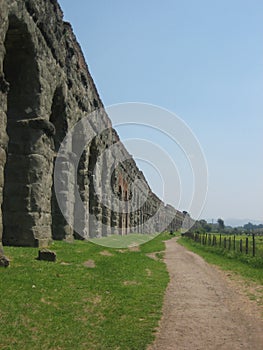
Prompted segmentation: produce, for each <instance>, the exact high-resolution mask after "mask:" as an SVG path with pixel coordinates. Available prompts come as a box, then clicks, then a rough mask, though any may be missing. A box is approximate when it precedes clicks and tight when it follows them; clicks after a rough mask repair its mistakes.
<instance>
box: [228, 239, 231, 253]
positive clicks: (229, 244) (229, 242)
mask: <svg viewBox="0 0 263 350" xmlns="http://www.w3.org/2000/svg"><path fill="white" fill-rule="evenodd" d="M230 249H231V237H229V239H228V250H230Z"/></svg>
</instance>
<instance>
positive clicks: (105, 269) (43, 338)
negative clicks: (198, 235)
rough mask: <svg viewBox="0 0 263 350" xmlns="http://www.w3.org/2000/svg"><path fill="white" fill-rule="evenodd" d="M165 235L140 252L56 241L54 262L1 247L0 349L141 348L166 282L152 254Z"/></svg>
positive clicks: (149, 334) (160, 263) (155, 320)
mask: <svg viewBox="0 0 263 350" xmlns="http://www.w3.org/2000/svg"><path fill="white" fill-rule="evenodd" d="M170 237H171V235H170V234H169V233H164V234H161V235H159V236H157V237H156V238H154V239H153V240H152V241H149V242H147V243H145V244H143V245H142V246H140V247H139V249H138V250H136V249H110V248H105V247H103V246H99V245H95V244H93V243H91V242H80V241H75V242H73V243H66V242H54V243H53V244H52V246H51V247H49V248H50V249H52V250H53V251H55V252H56V254H57V262H56V263H53V262H45V261H38V260H36V257H37V255H38V250H37V249H35V248H14V247H6V248H5V253H6V255H7V256H8V257H9V258H10V259H11V266H10V267H9V268H7V269H0V280H1V284H0V293H1V295H2V298H1V300H0V349H1V350H7V349H8V350H13V349H14V350H16V349H19V350H28V349H33V350H34V349H43V350H45V349H54V350H55V349H63V350H64V349H65V350H66V349H78V350H82V349H83V350H84V349H85V350H87V349H89V350H111V349H112V350H113V349H114V350H117V349H121V350H133V349H134V350H137V349H140V350H143V349H146V347H147V344H149V343H151V342H152V341H153V339H154V331H155V329H156V327H157V326H158V321H159V319H160V317H161V310H162V302H163V297H164V292H165V289H166V286H167V284H168V281H169V275H168V272H167V270H166V266H165V264H164V262H163V261H162V260H160V259H158V256H159V257H160V256H161V255H160V254H162V253H161V252H162V251H163V250H164V249H165V246H164V243H163V241H164V240H166V239H169V238H170ZM154 253H157V254H154ZM148 254H152V255H154V256H156V257H157V259H156V260H155V259H152V258H151V257H149V256H148Z"/></svg>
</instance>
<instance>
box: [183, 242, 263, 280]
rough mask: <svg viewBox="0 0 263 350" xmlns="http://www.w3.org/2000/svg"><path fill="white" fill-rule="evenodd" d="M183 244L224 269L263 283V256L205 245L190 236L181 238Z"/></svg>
mask: <svg viewBox="0 0 263 350" xmlns="http://www.w3.org/2000/svg"><path fill="white" fill-rule="evenodd" d="M178 243H180V244H182V245H183V246H185V247H186V248H188V249H189V250H191V251H193V252H194V253H197V254H199V255H200V256H202V257H203V258H204V259H205V260H206V261H207V262H209V263H211V264H215V265H218V266H220V267H221V268H222V269H223V270H228V271H233V272H235V273H237V274H239V275H241V276H242V277H244V278H246V279H249V280H252V281H254V282H256V283H259V284H263V273H262V268H263V258H261V257H255V258H253V257H252V256H246V255H244V254H238V253H235V252H233V251H228V250H224V249H221V248H218V247H214V246H204V245H202V244H200V243H198V242H195V241H193V240H192V239H189V238H180V239H179V241H178Z"/></svg>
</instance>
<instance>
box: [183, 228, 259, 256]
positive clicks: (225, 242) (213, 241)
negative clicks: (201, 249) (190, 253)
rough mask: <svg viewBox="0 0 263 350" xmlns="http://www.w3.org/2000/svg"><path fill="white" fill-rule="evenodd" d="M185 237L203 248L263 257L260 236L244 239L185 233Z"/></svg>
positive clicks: (233, 236) (232, 236) (234, 236)
mask: <svg viewBox="0 0 263 350" xmlns="http://www.w3.org/2000/svg"><path fill="white" fill-rule="evenodd" d="M186 236H187V237H189V238H192V239H193V240H194V241H195V242H197V243H200V244H201V245H204V246H211V247H218V248H221V249H225V250H229V251H235V252H237V253H240V254H247V255H251V256H253V257H255V256H260V257H263V237H262V236H260V235H259V236H256V235H255V234H251V235H250V236H245V237H244V236H236V235H223V234H212V233H187V234H186Z"/></svg>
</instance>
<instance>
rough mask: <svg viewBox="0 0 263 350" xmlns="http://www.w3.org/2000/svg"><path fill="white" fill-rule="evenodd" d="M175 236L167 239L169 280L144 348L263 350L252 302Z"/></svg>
mask: <svg viewBox="0 0 263 350" xmlns="http://www.w3.org/2000/svg"><path fill="white" fill-rule="evenodd" d="M176 240H177V239H176V238H174V239H171V240H169V241H167V242H166V253H165V263H166V264H167V268H168V271H169V274H170V283H169V285H168V288H167V291H166V295H165V300H164V306H163V317H162V320H161V322H160V327H159V330H158V332H157V336H156V340H155V342H154V344H152V345H151V346H150V347H148V349H147V350H203V349H204V350H209V349H213V350H215V349H220V350H242V349H244V350H262V349H263V320H262V318H260V316H259V313H258V312H257V310H256V309H255V308H254V305H252V303H251V302H250V300H249V299H248V298H247V297H244V295H242V294H241V293H239V291H238V290H237V288H235V286H234V284H233V283H232V282H231V281H230V280H229V278H227V277H226V274H225V273H223V272H220V271H219V270H218V269H217V268H215V267H213V266H211V265H209V264H207V263H206V262H205V261H204V260H203V259H202V258H201V257H199V256H198V255H196V254H194V253H192V252H189V251H187V250H186V249H185V248H184V247H182V246H181V245H179V244H178V243H177V242H176Z"/></svg>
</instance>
